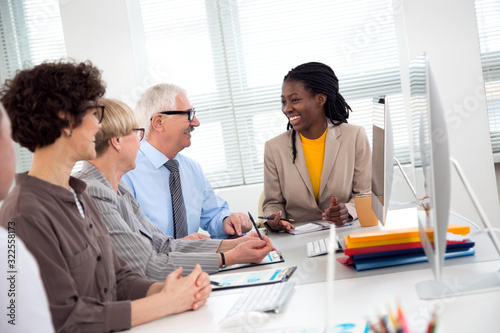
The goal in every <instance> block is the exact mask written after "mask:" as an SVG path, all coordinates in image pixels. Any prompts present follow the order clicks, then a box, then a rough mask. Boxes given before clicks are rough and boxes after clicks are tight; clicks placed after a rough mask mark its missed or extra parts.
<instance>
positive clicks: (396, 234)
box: [346, 224, 470, 246]
mask: <svg viewBox="0 0 500 333" xmlns="http://www.w3.org/2000/svg"><path fill="white" fill-rule="evenodd" d="M448 232H451V233H453V234H459V235H467V234H468V233H469V232H470V227H469V226H461V225H455V224H450V225H448ZM426 233H427V235H428V236H429V237H432V235H433V229H432V228H426ZM413 237H417V238H418V239H417V241H419V240H420V238H419V235H418V227H414V228H403V229H392V230H379V231H372V232H363V233H359V234H352V235H348V236H346V238H347V241H348V242H349V243H350V244H353V243H365V242H374V241H386V240H397V239H403V238H413ZM346 243H347V242H346ZM384 244H391V243H384ZM392 244H397V243H392ZM379 245H381V244H379ZM365 246H366V245H365Z"/></svg>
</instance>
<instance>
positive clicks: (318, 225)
mask: <svg viewBox="0 0 500 333" xmlns="http://www.w3.org/2000/svg"><path fill="white" fill-rule="evenodd" d="M330 225H331V224H330V223H328V222H326V221H315V222H309V223H306V224H303V225H301V226H298V227H295V229H290V230H288V231H287V232H288V233H290V234H292V235H300V234H306V233H308V232H314V231H321V230H327V229H330ZM350 225H352V223H351V222H349V223H346V224H343V225H340V226H339V225H337V226H335V227H336V228H342V227H347V226H350Z"/></svg>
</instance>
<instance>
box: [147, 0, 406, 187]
mask: <svg viewBox="0 0 500 333" xmlns="http://www.w3.org/2000/svg"><path fill="white" fill-rule="evenodd" d="M140 4H141V15H142V21H143V24H144V33H145V40H146V52H147V55H148V62H149V66H151V67H152V68H161V69H162V73H166V77H167V81H168V82H172V83H176V84H178V85H181V86H183V87H184V88H186V89H187V91H188V96H189V98H190V100H191V102H192V103H193V105H194V106H195V107H196V109H197V110H198V112H197V114H196V116H197V117H198V119H199V120H200V122H201V125H200V127H199V128H198V129H196V131H195V132H194V133H193V136H192V145H191V147H189V148H187V149H185V150H184V151H183V153H185V154H186V155H189V156H192V157H193V158H195V159H196V160H197V161H199V162H200V164H201V165H202V167H203V169H204V171H205V173H206V175H207V177H208V179H209V180H210V182H211V183H212V186H213V187H216V188H217V187H225V186H233V185H242V184H252V183H259V182H262V181H263V156H264V143H265V141H267V140H269V139H271V138H272V137H274V136H276V135H278V134H280V133H282V132H284V131H285V130H286V123H287V120H286V118H285V116H284V115H283V114H282V113H281V104H280V101H281V98H280V95H281V84H282V80H283V77H284V75H285V74H287V73H288V71H289V70H290V69H292V68H293V67H296V66H297V65H299V64H301V63H304V62H310V61H319V62H324V63H326V64H328V65H330V66H331V67H332V68H333V69H334V71H335V73H336V74H337V77H338V78H339V80H340V91H341V93H342V94H343V96H344V97H345V98H346V100H347V102H348V103H349V104H350V105H351V107H352V108H353V110H354V112H353V113H352V114H351V116H350V118H349V122H350V123H353V124H358V125H363V126H365V127H366V131H367V134H368V136H369V138H370V139H371V132H372V128H371V127H372V126H371V124H372V121H371V117H372V98H373V97H374V96H378V95H387V99H388V101H389V103H390V107H391V116H392V120H393V127H394V134H395V136H396V137H395V140H394V141H395V143H396V145H397V147H396V156H397V157H398V158H399V159H400V161H402V162H409V161H410V156H409V144H408V134H407V133H408V132H407V130H406V119H405V116H404V111H403V99H402V93H401V83H400V76H399V62H398V51H397V43H396V36H395V28H394V22H393V12H392V1H390V0H365V1H356V2H352V1H335V2H334V3H332V1H328V0H326V1H319V0H316V1H308V2H304V1H302V0H272V1H269V0H238V1H220V0H206V1H204V0H183V1H160V0H141V1H140Z"/></svg>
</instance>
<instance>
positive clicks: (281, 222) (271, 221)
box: [259, 211, 295, 231]
mask: <svg viewBox="0 0 500 333" xmlns="http://www.w3.org/2000/svg"><path fill="white" fill-rule="evenodd" d="M281 216H282V214H281V211H279V212H278V213H277V214H271V215H269V216H263V217H261V216H259V218H262V219H266V220H267V225H268V226H269V228H271V229H272V230H275V231H279V230H290V229H295V226H294V225H293V224H292V223H291V222H295V221H294V220H292V219H285V218H282V217H281Z"/></svg>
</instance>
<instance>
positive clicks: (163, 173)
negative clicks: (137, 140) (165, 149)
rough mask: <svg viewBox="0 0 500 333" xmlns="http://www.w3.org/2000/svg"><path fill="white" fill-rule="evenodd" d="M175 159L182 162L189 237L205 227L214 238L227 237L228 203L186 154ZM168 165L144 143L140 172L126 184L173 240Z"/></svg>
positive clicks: (139, 158) (139, 155)
mask: <svg viewBox="0 0 500 333" xmlns="http://www.w3.org/2000/svg"><path fill="white" fill-rule="evenodd" d="M174 159H175V160H177V162H179V174H180V177H181V185H182V196H183V197H184V204H185V206H186V215H187V222H188V234H191V233H193V232H197V231H198V229H199V227H201V228H202V229H203V230H206V231H208V233H209V234H210V236H212V237H227V234H226V233H225V232H224V230H223V228H222V221H223V219H224V218H225V217H227V216H229V215H231V211H230V210H229V207H228V204H227V202H226V201H225V200H223V199H222V198H220V197H219V196H217V195H216V194H215V193H214V191H213V189H212V186H211V185H210V183H209V182H208V180H207V178H206V177H205V174H204V173H203V170H202V169H201V166H200V164H199V163H198V162H196V161H195V160H193V159H191V158H189V157H187V156H184V155H182V154H177V156H175V158H174ZM167 161H168V157H166V156H165V155H163V154H162V153H161V152H160V151H159V150H158V149H156V148H155V147H153V146H152V145H151V144H150V143H149V142H147V141H146V140H144V141H142V142H141V148H140V149H139V152H138V153H137V158H136V168H135V169H134V170H131V171H129V172H128V173H126V174H125V175H124V176H123V178H122V180H124V181H125V182H126V183H127V184H128V185H129V187H130V188H131V189H132V193H133V194H134V197H135V199H136V200H137V201H138V202H139V204H140V205H141V208H142V210H143V212H144V213H145V214H146V216H147V217H148V218H149V220H151V222H153V223H154V224H155V225H156V226H158V228H160V230H161V231H163V232H164V233H165V234H166V235H170V236H173V234H174V222H173V221H174V220H173V215H172V200H171V196H170V186H169V181H168V180H169V177H170V171H169V170H168V169H167V168H166V167H164V166H163V164H164V163H165V162H167Z"/></svg>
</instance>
